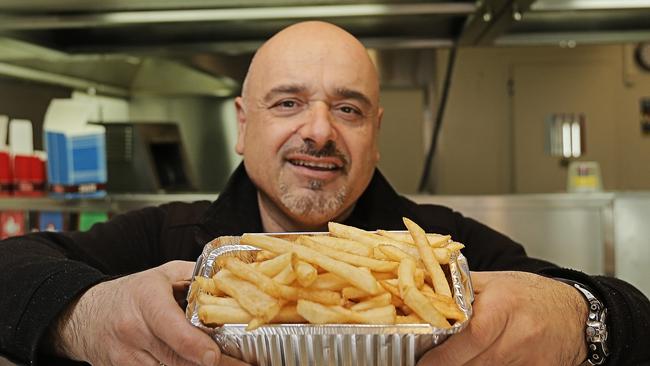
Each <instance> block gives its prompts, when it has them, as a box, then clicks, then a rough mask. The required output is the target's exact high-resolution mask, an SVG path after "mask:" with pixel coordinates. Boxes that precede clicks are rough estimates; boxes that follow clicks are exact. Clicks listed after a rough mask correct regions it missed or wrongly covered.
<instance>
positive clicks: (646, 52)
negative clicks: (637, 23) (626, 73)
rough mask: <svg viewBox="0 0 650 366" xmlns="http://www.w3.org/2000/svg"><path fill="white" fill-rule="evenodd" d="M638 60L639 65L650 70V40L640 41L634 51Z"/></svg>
mask: <svg viewBox="0 0 650 366" xmlns="http://www.w3.org/2000/svg"><path fill="white" fill-rule="evenodd" d="M634 56H635V58H636V62H637V63H638V64H639V66H640V67H641V68H642V69H643V70H645V71H648V72H650V42H644V43H639V45H638V46H636V50H635V52H634Z"/></svg>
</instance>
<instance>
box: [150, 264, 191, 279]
mask: <svg viewBox="0 0 650 366" xmlns="http://www.w3.org/2000/svg"><path fill="white" fill-rule="evenodd" d="M194 265H195V263H194V262H188V261H171V262H167V263H165V264H163V265H161V266H158V267H156V269H157V270H159V271H160V272H162V274H163V275H165V276H166V277H167V278H169V279H170V281H171V282H178V281H189V280H190V279H192V273H194Z"/></svg>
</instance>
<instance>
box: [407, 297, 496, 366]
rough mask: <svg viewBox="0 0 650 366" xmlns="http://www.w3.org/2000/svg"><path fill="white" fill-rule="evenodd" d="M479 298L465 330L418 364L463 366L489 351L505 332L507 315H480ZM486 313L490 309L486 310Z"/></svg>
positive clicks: (433, 350)
mask: <svg viewBox="0 0 650 366" xmlns="http://www.w3.org/2000/svg"><path fill="white" fill-rule="evenodd" d="M480 302H481V298H480V297H477V299H476V302H475V305H476V306H475V309H474V314H475V315H478V316H475V317H474V318H472V319H470V322H469V324H468V325H467V328H465V329H464V330H463V331H461V332H460V333H458V334H455V335H453V336H451V337H449V339H447V341H445V342H444V343H443V344H441V345H440V346H438V347H436V348H434V349H432V350H431V351H429V352H427V353H426V354H425V355H424V356H423V357H422V358H421V359H420V362H418V366H425V365H446V366H447V365H463V364H465V363H466V362H468V361H469V360H471V359H473V358H475V357H477V356H478V355H480V354H481V353H483V352H484V351H485V350H487V349H489V348H490V347H491V346H492V345H493V344H494V343H495V342H496V341H497V340H498V339H499V337H500V336H501V334H502V333H503V331H504V330H505V325H506V322H507V315H505V314H501V313H498V314H497V313H494V312H492V313H488V314H484V315H481V314H479V313H480V312H481V311H485V310H486V308H484V309H481V306H480V305H481V304H480ZM487 310H488V311H489V310H490V309H487Z"/></svg>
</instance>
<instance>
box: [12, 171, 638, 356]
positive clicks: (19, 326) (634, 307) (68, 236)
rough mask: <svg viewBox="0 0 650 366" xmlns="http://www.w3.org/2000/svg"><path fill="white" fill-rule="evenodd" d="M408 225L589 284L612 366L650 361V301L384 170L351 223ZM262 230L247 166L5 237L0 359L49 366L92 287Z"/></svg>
mask: <svg viewBox="0 0 650 366" xmlns="http://www.w3.org/2000/svg"><path fill="white" fill-rule="evenodd" d="M402 217H409V218H411V219H412V220H413V221H415V222H417V223H418V224H420V225H421V226H422V227H423V228H424V229H425V230H426V231H427V232H436V233H441V234H450V235H451V236H452V237H453V238H454V240H456V241H459V242H462V243H464V244H465V245H466V248H465V249H464V250H463V253H464V254H465V256H466V257H467V258H468V261H469V264H470V268H471V269H472V270H474V271H481V270H521V271H529V272H535V273H541V274H544V275H548V276H553V277H563V278H568V279H573V280H576V281H578V282H581V283H583V284H586V285H588V286H589V287H591V288H592V289H593V290H594V291H595V292H596V293H597V295H598V297H599V298H600V299H601V300H603V301H604V302H605V304H606V306H607V308H608V310H609V320H608V326H609V335H610V348H611V351H612V354H611V356H610V358H609V360H610V361H609V362H608V364H609V365H637V364H642V363H644V362H650V347H647V345H648V342H649V341H648V340H649V339H650V302H648V299H647V298H645V297H644V296H643V294H641V293H640V292H639V291H637V290H636V289H635V288H633V287H632V286H630V285H628V284H627V283H625V282H622V281H619V280H617V279H614V278H606V277H600V276H594V277H590V276H587V275H585V274H583V273H580V272H576V271H572V270H568V269H561V268H558V267H556V266H554V265H552V264H550V263H548V262H544V261H541V260H537V259H533V258H530V257H528V256H526V253H525V251H524V249H523V247H522V246H521V245H519V244H517V243H515V242H513V241H512V240H511V239H509V238H508V237H506V236H504V235H502V234H500V233H498V232H496V231H494V230H492V229H490V228H488V227H487V226H484V225H482V224H480V223H478V222H476V221H474V220H472V219H469V218H466V217H463V216H462V215H460V214H459V213H457V212H453V211H452V210H450V209H448V208H445V207H441V206H435V205H418V204H415V203H414V202H412V201H409V200H408V199H406V198H404V197H401V196H399V195H398V194H397V193H396V192H395V191H394V190H393V189H392V187H391V186H390V185H389V184H388V182H387V181H386V180H385V178H384V177H383V176H382V175H381V173H379V172H378V171H376V172H375V174H374V176H373V179H372V181H371V183H370V185H369V186H368V188H367V189H366V191H365V192H364V193H363V195H362V196H361V197H360V199H359V200H358V202H357V204H356V206H355V208H354V210H353V212H352V214H351V216H350V217H349V218H348V219H347V220H346V222H345V223H346V224H349V225H354V226H357V227H360V228H363V229H367V230H375V229H387V230H404V226H403V223H402ZM262 231H263V229H262V223H261V219H260V214H259V209H258V204H257V191H256V188H255V186H254V185H253V183H252V182H251V181H250V179H249V178H248V176H247V175H246V172H245V170H244V169H243V165H241V166H240V167H239V168H238V169H237V170H236V171H235V172H234V173H233V175H232V177H231V178H230V181H229V182H228V185H227V187H226V189H225V190H224V192H223V193H222V194H221V195H220V196H219V198H218V199H217V200H216V201H215V202H214V203H210V202H208V201H201V202H194V203H180V202H175V203H169V204H165V205H162V206H159V207H152V208H145V209H142V210H137V211H132V212H128V213H126V214H123V215H119V216H116V217H115V218H113V219H112V220H110V221H109V222H107V223H103V224H97V225H95V226H93V227H92V229H91V230H90V231H87V232H70V233H64V234H60V233H59V234H57V233H36V234H30V235H27V236H24V237H17V238H11V239H7V240H5V241H3V242H1V244H0V269H2V272H0V294H1V295H2V296H0V314H2V315H0V317H1V318H0V353H1V354H4V355H6V356H8V357H10V358H12V359H15V360H16V361H18V362H25V363H27V362H30V363H35V362H36V361H37V360H40V361H41V362H40V363H47V362H46V360H48V359H47V358H45V357H44V356H43V355H42V354H40V350H41V349H40V348H39V347H40V341H41V339H42V338H43V334H44V333H45V331H46V329H47V327H48V326H49V325H50V324H52V323H53V321H54V320H55V318H56V317H57V315H58V314H60V313H61V312H62V311H63V310H64V308H65V307H66V305H68V304H69V303H70V302H71V301H72V300H73V299H74V298H75V297H76V296H77V295H79V294H80V293H81V292H82V291H84V290H85V289H87V288H88V287H90V286H92V285H94V284H96V283H98V282H100V281H103V280H106V279H108V278H111V277H112V276H120V275H125V274H129V273H134V272H139V271H142V270H145V269H148V268H151V267H154V266H158V265H160V264H163V263H165V262H168V261H170V260H175V259H182V260H188V261H195V260H196V258H197V257H198V255H199V254H200V252H201V249H202V248H203V245H204V244H205V243H207V242H208V241H210V240H211V239H212V238H214V237H217V236H220V235H239V234H242V233H245V232H262ZM57 364H58V362H57Z"/></svg>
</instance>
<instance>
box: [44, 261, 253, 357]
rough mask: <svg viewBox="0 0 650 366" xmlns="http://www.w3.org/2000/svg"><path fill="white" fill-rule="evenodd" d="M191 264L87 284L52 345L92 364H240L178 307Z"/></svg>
mask: <svg viewBox="0 0 650 366" xmlns="http://www.w3.org/2000/svg"><path fill="white" fill-rule="evenodd" d="M193 268H194V263H191V262H182V261H175V262H169V263H166V264H164V265H162V266H160V267H156V268H152V269H150V270H147V271H144V272H139V273H136V274H133V275H130V276H126V277H122V278H119V279H116V280H113V281H108V282H103V283H100V284H98V285H96V286H94V287H91V288H90V289H89V290H88V291H86V292H85V293H84V294H83V295H82V296H81V297H80V298H79V300H78V302H77V303H76V304H73V305H71V308H70V309H69V310H68V312H67V314H66V315H64V317H63V318H62V319H61V320H60V322H59V327H58V330H59V332H58V334H55V335H54V336H55V339H53V344H54V346H55V348H56V349H55V351H56V352H57V353H58V354H59V355H62V356H65V357H68V358H72V359H75V360H80V361H87V362H90V363H91V364H93V365H138V366H140V365H152V366H158V365H159V364H165V365H170V366H171V365H181V366H185V365H187V366H189V365H205V366H208V365H210V366H212V365H245V364H244V363H243V362H240V361H237V360H234V359H232V358H230V357H227V356H222V355H221V352H220V350H219V348H218V347H217V345H216V344H215V343H214V341H212V340H211V339H210V337H209V336H208V335H207V334H205V333H203V332H202V331H201V330H199V329H198V328H196V327H194V326H193V325H191V324H190V323H189V322H188V321H187V319H186V318H185V315H184V313H183V310H182V309H181V308H180V307H179V305H178V303H177V299H178V298H179V291H178V290H179V288H182V287H183V286H182V283H183V282H186V281H187V280H188V279H190V278H191V275H192V270H193ZM179 285H180V286H179ZM175 291H176V293H175ZM57 335H58V337H57Z"/></svg>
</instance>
